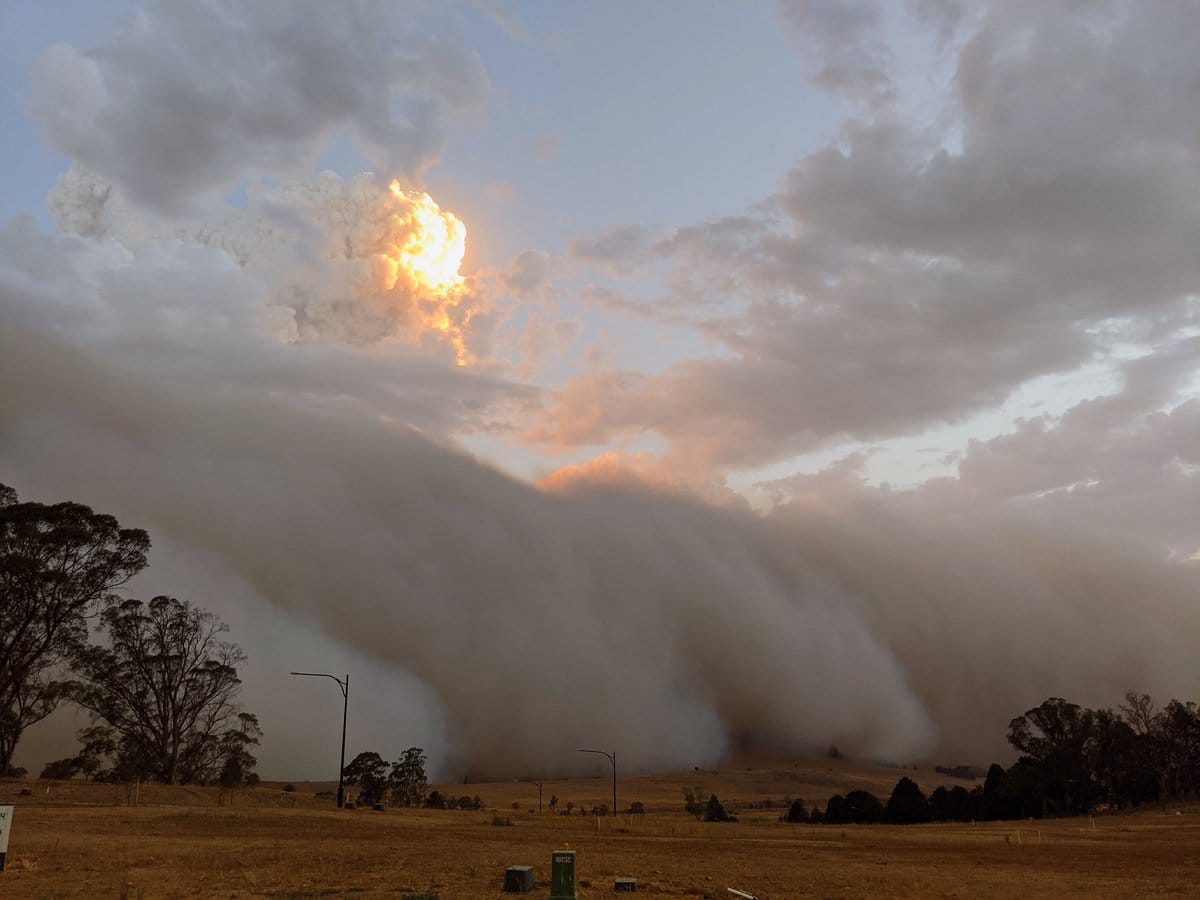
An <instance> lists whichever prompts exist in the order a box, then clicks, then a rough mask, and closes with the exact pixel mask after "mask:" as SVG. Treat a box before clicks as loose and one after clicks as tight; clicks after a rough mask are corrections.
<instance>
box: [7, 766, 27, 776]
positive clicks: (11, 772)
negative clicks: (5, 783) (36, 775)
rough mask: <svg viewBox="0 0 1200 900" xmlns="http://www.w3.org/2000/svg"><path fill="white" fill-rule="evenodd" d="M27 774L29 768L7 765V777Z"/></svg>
mask: <svg viewBox="0 0 1200 900" xmlns="http://www.w3.org/2000/svg"><path fill="white" fill-rule="evenodd" d="M28 774H29V770H28V769H25V768H22V767H21V766H9V767H8V777H9V778H24V777H25V776H26V775H28Z"/></svg>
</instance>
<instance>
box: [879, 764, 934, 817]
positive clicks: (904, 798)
mask: <svg viewBox="0 0 1200 900" xmlns="http://www.w3.org/2000/svg"><path fill="white" fill-rule="evenodd" d="M929 819H930V810H929V801H928V800H926V799H925V795H924V794H922V793H921V788H920V787H918V786H917V783H916V782H915V781H913V780H912V779H911V778H909V777H908V776H907V775H906V776H905V777H903V778H901V779H900V780H899V781H897V782H896V786H895V787H894V788H893V789H892V796H891V797H890V798H889V799H888V802H887V806H886V807H885V808H884V810H883V820H884V821H885V822H891V823H892V824H894V825H915V824H918V823H921V822H928V821H929Z"/></svg>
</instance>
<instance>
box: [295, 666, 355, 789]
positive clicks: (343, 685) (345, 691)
mask: <svg viewBox="0 0 1200 900" xmlns="http://www.w3.org/2000/svg"><path fill="white" fill-rule="evenodd" d="M288 674H289V675H308V676H310V677H312V678H332V679H333V680H334V681H336V682H337V686H338V687H339V688H340V689H341V692H342V762H341V765H339V766H338V795H337V805H338V809H341V808H342V807H343V806H345V805H346V792H345V791H344V790H343V788H342V773H343V772H344V771H345V769H346V711H347V710H348V709H349V708H350V673H348V672H347V673H346V680H345V681H342V679H340V678H338V677H337V676H336V675H326V674H325V673H324V672H288Z"/></svg>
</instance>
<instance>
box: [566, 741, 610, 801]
mask: <svg viewBox="0 0 1200 900" xmlns="http://www.w3.org/2000/svg"><path fill="white" fill-rule="evenodd" d="M575 752H576V753H599V754H600V755H601V756H607V757H608V761H609V762H610V763H612V767H613V808H612V814H613V815H614V816H615V815H616V814H617V751H616V750H614V751H613V752H612V753H608V752H607V751H605V750H582V749H580V750H576V751H575Z"/></svg>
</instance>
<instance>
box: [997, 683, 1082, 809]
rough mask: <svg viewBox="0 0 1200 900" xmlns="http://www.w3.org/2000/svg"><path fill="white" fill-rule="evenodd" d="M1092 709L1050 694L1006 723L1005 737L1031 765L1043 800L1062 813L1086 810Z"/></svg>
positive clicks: (1022, 758)
mask: <svg viewBox="0 0 1200 900" xmlns="http://www.w3.org/2000/svg"><path fill="white" fill-rule="evenodd" d="M1094 726H1095V713H1093V712H1092V710H1090V709H1082V708H1081V707H1080V706H1078V705H1077V704H1074V703H1068V702H1067V701H1066V700H1064V699H1062V698H1061V697H1050V698H1049V699H1047V700H1044V701H1043V702H1042V704H1041V705H1040V706H1037V707H1035V708H1033V709H1031V710H1028V711H1026V712H1025V714H1024V715H1020V716H1017V717H1016V718H1015V719H1013V720H1012V721H1011V722H1010V723H1009V726H1008V742H1009V743H1010V744H1011V745H1012V746H1013V748H1014V749H1015V750H1017V751H1018V752H1019V753H1021V760H1018V761H1019V762H1020V761H1024V762H1025V763H1026V765H1027V766H1028V767H1029V768H1030V769H1032V770H1035V771H1036V773H1037V774H1038V776H1039V778H1040V780H1041V782H1042V784H1041V788H1042V789H1043V791H1044V792H1045V793H1044V800H1045V802H1046V803H1047V804H1048V805H1050V806H1052V807H1053V809H1054V811H1055V812H1058V813H1059V814H1061V815H1074V814H1076V813H1080V812H1086V811H1087V809H1088V808H1089V807H1090V805H1091V802H1092V794H1093V783H1092V779H1091V771H1090V766H1089V760H1088V752H1087V751H1088V749H1089V745H1090V744H1091V742H1092V740H1093V737H1094Z"/></svg>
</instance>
